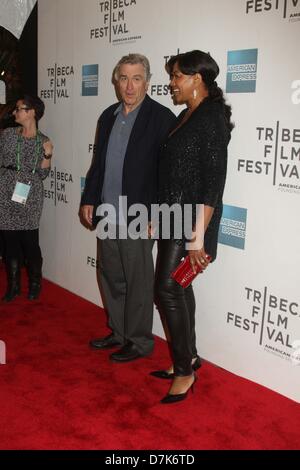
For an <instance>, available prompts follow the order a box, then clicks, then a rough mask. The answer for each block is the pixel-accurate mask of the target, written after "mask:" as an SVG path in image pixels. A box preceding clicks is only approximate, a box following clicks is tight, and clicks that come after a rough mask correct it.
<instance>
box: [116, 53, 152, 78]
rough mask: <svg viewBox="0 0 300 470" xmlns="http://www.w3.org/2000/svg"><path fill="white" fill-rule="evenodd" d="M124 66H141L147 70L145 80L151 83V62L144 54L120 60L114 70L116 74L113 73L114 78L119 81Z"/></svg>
mask: <svg viewBox="0 0 300 470" xmlns="http://www.w3.org/2000/svg"><path fill="white" fill-rule="evenodd" d="M124 64H131V65H135V64H141V65H142V66H143V67H144V70H145V79H146V82H149V80H150V78H151V73H150V64H149V60H148V59H147V57H146V56H144V55H142V54H128V55H124V56H123V57H122V59H120V60H119V62H118V63H117V65H116V66H115V68H114V73H113V78H114V79H115V80H116V81H117V80H118V79H119V73H120V68H121V66H122V65H124Z"/></svg>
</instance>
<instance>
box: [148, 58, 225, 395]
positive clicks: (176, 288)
mask: <svg viewBox="0 0 300 470" xmlns="http://www.w3.org/2000/svg"><path fill="white" fill-rule="evenodd" d="M167 71H168V73H169V74H170V88H171V92H172V95H173V100H174V102H175V104H186V106H187V108H186V109H185V110H184V111H183V112H181V114H180V115H179V116H178V118H177V121H176V123H175V125H174V128H173V130H172V131H171V132H170V134H169V137H168V139H167V141H166V142H165V144H164V146H163V148H162V154H161V158H160V172H159V202H160V204H163V203H166V204H167V205H169V206H171V205H173V204H175V203H177V204H179V205H180V206H181V208H182V210H183V208H184V206H185V205H187V204H189V205H190V207H192V236H191V242H190V243H187V239H186V238H184V236H182V237H180V239H178V238H177V237H176V236H175V231H174V228H175V225H174V224H176V221H175V222H174V223H173V224H172V226H171V237H170V239H160V240H159V244H158V245H159V246H158V261H157V276H156V299H157V303H158V306H159V308H160V311H161V313H162V315H163V317H164V318H165V320H166V325H167V330H168V332H169V339H170V343H171V351H172V355H173V366H172V367H171V368H169V369H168V370H158V371H154V372H152V373H151V374H152V375H154V376H156V377H159V378H165V379H173V382H172V385H171V388H170V390H169V393H168V394H167V395H166V396H165V397H164V398H163V399H162V400H161V402H162V403H174V402H177V401H181V400H183V399H185V398H186V397H187V394H188V391H189V390H190V389H192V388H193V384H194V382H195V379H196V376H195V374H194V372H195V370H197V369H198V368H199V367H200V365H201V362H200V358H199V356H198V355H197V349H196V335H195V298H194V294H193V289H192V286H191V285H190V286H189V287H187V288H185V289H184V288H183V287H181V286H180V285H179V284H177V282H176V281H175V280H173V279H172V278H171V273H172V272H173V271H174V270H175V269H176V267H177V266H178V264H179V263H180V260H181V259H182V257H184V256H186V255H187V254H188V255H189V258H190V263H191V265H192V268H193V270H195V268H196V265H199V266H200V267H201V268H202V269H206V267H207V266H208V264H209V262H210V261H213V260H214V259H215V258H216V254H217V239H218V230H219V224H220V219H221V215H222V207H223V206H222V196H223V190H224V185H225V179H226V167H227V145H228V143H229V140H230V133H231V130H232V128H233V124H232V123H231V121H230V116H231V108H230V106H228V105H227V104H225V100H224V97H223V92H222V90H221V89H220V88H219V87H218V86H217V83H216V81H215V79H216V77H217V75H218V73H219V67H218V65H217V64H216V62H215V61H214V59H213V58H212V57H211V56H210V55H209V54H206V53H204V52H202V51H191V52H187V53H185V54H179V55H177V56H175V57H172V58H171V59H170V60H169V62H168V64H167ZM196 205H200V206H201V207H202V209H203V210H202V218H201V217H200V216H199V213H198V212H197V210H196ZM177 223H178V222H177ZM177 228H178V227H177ZM201 234H202V235H201Z"/></svg>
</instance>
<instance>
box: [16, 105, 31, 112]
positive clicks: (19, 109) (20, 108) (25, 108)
mask: <svg viewBox="0 0 300 470" xmlns="http://www.w3.org/2000/svg"><path fill="white" fill-rule="evenodd" d="M22 109H23V110H24V111H29V110H30V109H32V108H28V107H24V106H23V107H22V106H20V107H19V108H18V106H16V107H15V109H14V111H16V113H17V112H18V111H22Z"/></svg>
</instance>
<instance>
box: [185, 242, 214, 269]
mask: <svg viewBox="0 0 300 470" xmlns="http://www.w3.org/2000/svg"><path fill="white" fill-rule="evenodd" d="M189 257H190V263H191V266H192V270H193V273H194V274H196V266H197V265H198V266H200V268H202V269H206V268H207V266H208V265H209V262H210V260H211V256H210V255H208V254H207V253H205V250H204V248H201V250H189Z"/></svg>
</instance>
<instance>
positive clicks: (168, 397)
mask: <svg viewBox="0 0 300 470" xmlns="http://www.w3.org/2000/svg"><path fill="white" fill-rule="evenodd" d="M196 380H197V375H196V374H194V382H193V383H192V385H191V386H190V387H189V388H188V389H187V391H186V392H184V393H177V394H176V395H172V394H170V393H168V394H167V395H166V396H165V397H164V398H163V399H162V400H160V402H161V403H163V404H164V405H169V404H170V403H177V402H178V401H183V400H185V399H186V398H187V396H188V394H189V391H190V390H191V391H192V393H194V385H195V383H196Z"/></svg>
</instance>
